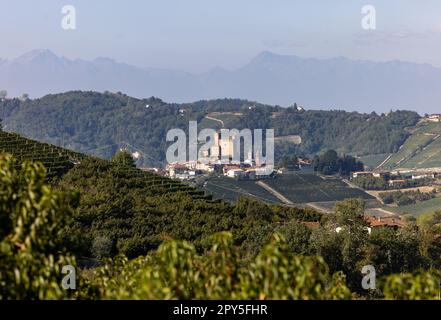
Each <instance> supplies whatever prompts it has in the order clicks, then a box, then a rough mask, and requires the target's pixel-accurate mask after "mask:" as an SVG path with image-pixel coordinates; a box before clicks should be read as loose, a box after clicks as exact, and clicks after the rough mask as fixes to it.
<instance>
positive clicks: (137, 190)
mask: <svg viewBox="0 0 441 320" xmlns="http://www.w3.org/2000/svg"><path fill="white" fill-rule="evenodd" d="M57 187H58V188H60V189H62V190H65V191H68V190H77V191H79V192H80V193H81V200H80V206H79V208H78V212H77V214H76V215H75V217H74V223H73V224H72V225H71V226H70V229H69V230H70V231H69V232H71V233H74V234H77V233H81V235H82V237H81V238H82V240H83V245H82V246H81V248H78V250H79V253H80V252H81V254H83V255H85V256H92V255H93V256H94V258H100V257H110V256H113V255H115V254H118V253H123V254H125V255H127V256H128V257H131V258H133V257H136V256H139V255H141V254H146V253H147V252H149V251H150V250H153V249H155V248H157V247H158V246H159V244H160V243H161V242H162V241H163V240H164V239H168V238H175V239H181V240H188V241H192V242H193V243H194V244H195V245H196V247H198V248H199V249H201V248H203V247H204V245H206V241H207V239H208V238H209V237H210V236H211V235H212V234H213V233H215V232H219V231H224V230H231V231H232V232H233V235H234V241H235V243H236V244H238V245H240V246H242V248H243V250H244V251H246V252H248V253H249V254H250V255H255V254H257V252H258V250H259V248H260V247H261V246H262V244H263V242H264V241H266V240H267V238H268V237H269V236H270V233H271V232H272V230H274V228H275V226H276V225H277V224H278V223H280V222H283V221H288V220H290V219H294V218H295V219H298V220H302V221H318V220H320V214H318V213H317V212H315V211H314V210H312V209H297V208H284V207H276V206H268V205H266V204H264V203H260V202H257V201H252V200H249V199H246V198H243V199H241V200H240V201H238V202H237V203H236V204H235V205H230V204H228V203H223V202H218V201H212V200H210V198H209V197H205V196H203V192H202V195H201V191H197V190H195V189H193V188H190V187H188V186H186V185H183V184H181V183H180V182H176V181H172V180H170V179H167V178H163V177H159V176H156V175H153V174H150V173H146V172H142V171H140V170H137V169H132V168H128V167H124V166H120V165H118V164H113V163H112V162H108V161H104V160H98V159H84V160H83V161H82V162H81V164H79V165H77V166H75V168H73V169H72V170H70V171H69V172H68V173H67V174H66V175H65V176H64V177H63V178H62V179H61V180H60V181H59V183H58V185H57ZM91 250H92V251H91Z"/></svg>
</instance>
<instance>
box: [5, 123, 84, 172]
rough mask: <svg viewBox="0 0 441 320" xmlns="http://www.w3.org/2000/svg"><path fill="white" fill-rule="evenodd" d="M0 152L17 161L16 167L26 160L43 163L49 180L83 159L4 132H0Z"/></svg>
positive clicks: (44, 144)
mask: <svg viewBox="0 0 441 320" xmlns="http://www.w3.org/2000/svg"><path fill="white" fill-rule="evenodd" d="M0 152H2V153H9V154H12V155H13V156H14V157H15V158H16V159H17V166H19V165H20V163H21V162H23V161H26V160H28V161H38V162H41V163H43V165H44V166H45V167H46V169H47V176H48V177H49V178H52V177H54V176H61V175H63V174H65V173H66V172H67V171H69V170H70V169H71V168H72V167H73V166H74V165H75V163H78V162H79V161H81V159H82V158H83V157H84V155H82V154H80V153H76V152H73V151H69V150H66V149H63V148H59V147H56V146H54V145H50V144H46V143H40V142H37V141H33V140H30V139H26V138H24V137H22V136H20V135H18V134H15V133H9V132H4V131H0Z"/></svg>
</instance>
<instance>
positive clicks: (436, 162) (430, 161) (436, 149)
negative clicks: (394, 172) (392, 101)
mask: <svg viewBox="0 0 441 320" xmlns="http://www.w3.org/2000/svg"><path fill="white" fill-rule="evenodd" d="M437 167H441V123H429V124H421V125H419V126H418V127H417V129H416V130H415V131H414V132H413V134H412V135H411V136H410V137H409V138H408V139H407V141H406V142H405V143H404V145H403V146H402V147H401V148H400V150H399V151H398V152H397V153H395V154H394V155H392V157H391V158H390V159H389V160H388V161H387V162H386V163H385V164H384V168H386V169H394V168H409V169H412V168H437Z"/></svg>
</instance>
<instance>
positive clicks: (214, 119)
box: [205, 116, 225, 128]
mask: <svg viewBox="0 0 441 320" xmlns="http://www.w3.org/2000/svg"><path fill="white" fill-rule="evenodd" d="M205 119H209V120H213V121H217V122H219V123H220V124H221V125H222V128H224V127H225V126H224V122H223V121H222V120H219V119H216V118H213V117H210V116H205Z"/></svg>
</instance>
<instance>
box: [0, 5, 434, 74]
mask: <svg viewBox="0 0 441 320" xmlns="http://www.w3.org/2000/svg"><path fill="white" fill-rule="evenodd" d="M0 4H1V7H0V8H1V9H0V34H1V36H2V41H0V57H2V58H13V57H16V56H18V55H20V54H22V53H24V52H26V51H29V50H32V49H37V48H45V49H51V50H53V51H54V52H55V53H57V54H60V55H64V56H66V57H69V58H84V59H93V58H96V57H100V56H101V57H102V56H105V57H111V58H114V59H116V60H118V61H122V62H127V63H130V64H134V65H138V66H142V67H160V68H173V69H181V70H186V71H191V72H202V71H205V70H207V69H209V68H212V67H214V66H221V67H224V68H229V69H231V68H236V67H239V66H241V65H243V64H244V63H246V62H247V61H249V60H250V59H251V58H252V57H254V56H255V55H256V54H257V53H259V52H261V51H263V50H268V51H272V52H275V53H283V54H296V55H299V56H302V57H318V58H326V57H335V56H345V57H349V58H355V59H369V60H381V61H383V60H393V59H399V60H406V61H414V62H427V63H430V64H433V65H435V66H440V67H441V54H440V53H441V1H440V0H424V1H421V0H364V1H359V0H332V1H330V0H305V1H296V0H222V1H220V0H156V1H150V0H126V1H110V0H70V1H67V0H63V1H59V0H42V1H35V0H8V1H7V0H0ZM67 4H69V5H73V6H75V8H76V11H77V29H76V30H72V31H66V30H63V29H62V28H61V19H62V13H61V8H62V7H63V6H64V5H67ZM364 5H374V6H375V8H376V11H377V29H376V30H375V31H365V30H363V29H362V28H361V19H362V14H361V8H362V7H363V6H364Z"/></svg>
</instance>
